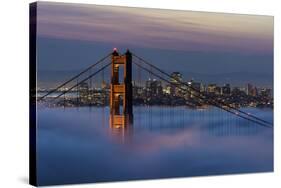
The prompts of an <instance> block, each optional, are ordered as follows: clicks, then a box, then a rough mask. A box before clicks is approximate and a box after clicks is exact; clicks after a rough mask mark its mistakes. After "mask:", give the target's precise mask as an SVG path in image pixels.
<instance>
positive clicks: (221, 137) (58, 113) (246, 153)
mask: <svg viewBox="0 0 281 188" xmlns="http://www.w3.org/2000/svg"><path fill="white" fill-rule="evenodd" d="M245 110H246V111H248V112H250V113H252V114H256V115H257V116H259V117H261V118H263V119H266V120H268V121H271V122H272V118H273V113H272V110H270V109H262V110H261V109H255V108H248V109H245ZM110 122H111V121H110V115H109V108H108V107H104V108H103V107H100V108H96V107H83V108H44V107H39V108H38V146H37V148H38V150H37V151H38V153H37V154H38V161H37V165H38V180H39V184H40V185H50V184H67V183H86V182H100V181H118V180H133V179H147V178H166V177H182V176H199V175H215V174H225V173H246V172H264V171H272V170H273V129H271V128H265V127H261V126H259V125H256V124H254V123H251V122H248V121H246V120H243V119H239V118H237V117H234V116H233V115H231V114H226V113H225V112H222V111H220V110H219V109H215V108H210V109H204V110H198V109H197V110H193V109H187V108H185V107H134V124H133V125H128V126H124V127H123V128H122V127H121V128H120V127H115V126H112V125H111V124H110Z"/></svg>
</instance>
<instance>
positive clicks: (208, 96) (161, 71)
mask: <svg viewBox="0 0 281 188" xmlns="http://www.w3.org/2000/svg"><path fill="white" fill-rule="evenodd" d="M132 55H133V56H134V57H136V58H138V59H140V60H141V61H142V62H143V63H145V64H147V65H149V66H151V67H153V68H154V69H156V70H157V71H159V72H160V73H162V74H164V75H166V76H168V77H169V78H172V77H171V75H170V74H168V73H166V72H164V71H163V70H161V69H160V68H158V67H156V66H155V65H153V64H151V63H149V62H148V61H146V60H144V59H143V58H141V57H139V56H137V55H135V54H134V53H132ZM173 79H175V80H176V81H177V82H179V83H180V84H183V85H185V86H187V87H188V88H190V89H192V90H193V91H195V92H197V93H199V95H201V94H202V92H200V91H199V90H197V89H196V88H194V87H192V86H191V85H188V84H186V83H184V82H181V81H180V80H178V79H176V78H173ZM205 95H207V94H205ZM204 97H206V98H208V99H212V100H215V101H216V102H219V103H221V104H222V105H224V106H227V107H228V108H230V109H232V110H235V111H237V112H239V113H242V114H244V115H246V116H249V117H251V118H254V119H256V120H258V121H262V122H263V123H266V124H269V125H270V126H272V123H271V122H268V121H266V120H263V119H261V118H259V117H256V116H254V115H252V114H250V113H247V112H244V111H242V110H240V109H238V108H235V107H233V106H231V105H229V104H227V103H225V102H224V101H221V100H217V99H214V97H213V96H210V95H207V96H204Z"/></svg>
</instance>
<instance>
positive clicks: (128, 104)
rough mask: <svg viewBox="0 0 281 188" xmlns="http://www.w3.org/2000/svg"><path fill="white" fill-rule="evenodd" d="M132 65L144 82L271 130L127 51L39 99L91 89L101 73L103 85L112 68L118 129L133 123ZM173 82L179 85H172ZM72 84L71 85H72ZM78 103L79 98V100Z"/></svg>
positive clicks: (105, 59)
mask: <svg viewBox="0 0 281 188" xmlns="http://www.w3.org/2000/svg"><path fill="white" fill-rule="evenodd" d="M133 65H134V66H135V68H137V69H138V77H139V78H138V79H139V82H140V80H141V78H140V77H141V73H140V72H141V71H144V72H146V73H147V74H149V76H150V77H152V76H153V77H155V78H157V79H159V80H161V81H163V82H165V83H166V84H169V85H171V86H173V87H174V88H177V89H178V90H180V91H182V92H183V93H187V94H190V95H191V94H192V96H193V97H194V98H195V99H196V100H200V101H203V102H204V103H205V104H208V105H212V106H214V107H216V108H218V109H220V110H222V111H224V113H228V114H232V115H233V116H235V117H238V118H241V119H244V120H246V121H249V122H253V123H255V124H257V125H260V126H263V127H267V128H272V127H273V123H271V122H269V121H267V120H265V119H262V118H260V117H258V116H256V115H254V114H251V113H249V112H246V111H244V110H241V109H240V108H237V107H234V106H232V105H231V104H229V103H228V102H226V101H224V100H222V99H220V98H217V97H216V96H212V95H210V94H208V93H204V92H201V91H200V90H199V89H198V88H195V87H193V86H192V85H189V84H187V83H185V82H183V81H181V80H179V79H177V78H175V77H172V75H171V74H169V73H167V72H166V71H164V70H163V69H162V68H159V67H157V66H155V65H153V63H151V62H149V61H147V60H145V59H143V58H141V57H139V56H138V55H136V54H134V53H132V52H130V51H129V50H127V51H126V53H124V54H120V53H119V52H117V49H114V50H113V52H111V53H109V54H107V55H106V56H105V57H103V58H101V59H100V60H98V61H97V62H95V63H94V64H92V65H90V66H89V67H87V68H86V69H84V70H82V71H81V72H79V73H78V74H77V75H75V76H73V77H71V78H70V79H68V80H67V81H65V82H64V83H62V84H60V85H59V86H57V87H56V88H55V89H52V90H51V91H49V92H47V93H46V94H45V95H43V96H41V97H38V101H44V100H46V99H47V98H48V97H49V96H50V95H53V94H57V95H56V96H54V97H52V98H51V100H52V101H53V100H56V99H59V98H61V97H64V99H65V95H66V94H67V93H70V92H73V91H74V90H76V91H77V92H78V91H79V87H80V86H81V84H83V83H85V82H90V85H91V86H92V79H96V78H97V76H98V75H99V73H101V74H102V82H104V71H105V70H106V69H107V68H108V67H111V69H110V75H111V76H110V95H109V106H110V125H111V126H114V127H116V128H122V127H125V126H128V125H131V124H133V120H134V116H133V84H132V75H133V73H132V72H133V71H132V69H133ZM172 79H174V80H175V81H176V82H171V80H172ZM69 85H70V86H69ZM77 100H78V97H77Z"/></svg>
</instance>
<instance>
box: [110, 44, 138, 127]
mask: <svg viewBox="0 0 281 188" xmlns="http://www.w3.org/2000/svg"><path fill="white" fill-rule="evenodd" d="M111 63H112V65H111V84H110V125H111V126H112V127H113V128H124V127H125V126H127V125H129V124H131V123H132V122H133V102H132V100H133V94H132V92H133V90H132V53H131V52H130V51H129V50H127V52H126V53H125V54H124V55H119V53H118V52H117V50H116V49H114V51H113V53H112V55H111Z"/></svg>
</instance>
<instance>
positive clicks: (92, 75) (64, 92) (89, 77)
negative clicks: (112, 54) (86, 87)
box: [53, 62, 111, 100]
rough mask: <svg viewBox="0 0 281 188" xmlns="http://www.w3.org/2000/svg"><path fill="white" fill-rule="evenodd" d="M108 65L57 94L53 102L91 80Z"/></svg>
mask: <svg viewBox="0 0 281 188" xmlns="http://www.w3.org/2000/svg"><path fill="white" fill-rule="evenodd" d="M109 65H111V62H110V63H108V64H106V65H104V66H103V67H101V68H100V69H99V70H97V71H96V72H94V73H92V74H91V75H90V76H88V77H86V78H84V79H83V80H81V81H80V82H78V83H77V84H75V85H73V86H72V87H70V88H69V89H67V90H66V91H63V92H62V93H61V94H59V95H58V96H56V97H54V98H53V100H55V99H57V98H59V97H60V96H62V95H64V94H66V93H68V92H70V91H71V90H72V89H73V88H75V87H77V86H79V85H80V84H82V83H83V82H85V81H87V80H89V79H91V78H92V77H94V76H95V75H96V74H98V73H99V72H101V71H103V70H104V69H105V68H107V67H108V66H109Z"/></svg>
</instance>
